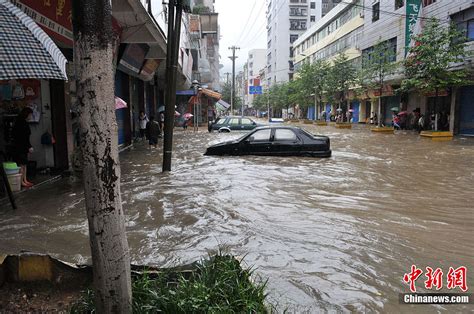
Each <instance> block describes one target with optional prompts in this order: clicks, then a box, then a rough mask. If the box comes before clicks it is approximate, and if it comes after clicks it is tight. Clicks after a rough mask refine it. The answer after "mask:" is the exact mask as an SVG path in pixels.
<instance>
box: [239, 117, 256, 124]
mask: <svg viewBox="0 0 474 314" xmlns="http://www.w3.org/2000/svg"><path fill="white" fill-rule="evenodd" d="M241 121H242V125H253V122H252V120H250V119H247V118H242V120H241Z"/></svg>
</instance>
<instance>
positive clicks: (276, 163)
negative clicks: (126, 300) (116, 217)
mask: <svg viewBox="0 0 474 314" xmlns="http://www.w3.org/2000/svg"><path fill="white" fill-rule="evenodd" d="M301 126H302V127H304V128H306V129H308V130H309V131H311V132H313V133H318V134H325V135H328V136H330V138H331V145H332V150H333V156H332V157H331V158H328V159H314V158H295V157H288V158H287V157H252V156H248V157H210V156H203V153H204V151H205V148H206V147H207V146H208V145H209V144H213V143H217V142H219V141H223V140H228V139H230V138H235V137H238V136H240V135H241V134H239V133H232V134H217V133H212V134H209V133H207V131H205V130H202V129H201V130H200V132H197V133H194V132H193V131H192V129H188V130H187V131H186V132H184V131H182V130H180V129H177V130H176V131H175V150H174V155H173V158H174V159H173V172H171V173H162V172H161V160H162V159H161V158H162V157H161V152H162V150H161V149H160V148H159V149H157V150H151V151H149V150H147V147H146V145H144V144H143V145H142V144H138V145H136V147H135V148H133V149H132V150H130V151H126V152H124V153H122V154H121V156H120V158H121V166H122V197H123V205H124V209H125V213H126V215H127V231H128V239H129V244H130V248H131V256H132V260H133V262H134V263H140V264H153V265H158V266H163V267H167V266H173V265H177V264H183V263H188V262H191V261H194V260H196V259H200V258H202V257H205V256H206V255H207V254H208V252H210V251H213V250H216V249H217V248H218V247H219V246H225V247H227V249H228V250H229V251H230V252H231V253H233V254H235V255H238V256H242V257H244V261H245V262H246V263H247V265H249V266H252V267H254V269H255V272H256V274H257V275H259V276H261V277H262V278H264V279H265V278H268V292H269V301H270V302H272V303H273V304H275V305H276V306H277V307H278V310H279V311H283V310H284V309H288V310H289V311H290V312H303V311H307V312H318V311H320V310H324V311H331V312H332V311H337V312H339V311H342V312H347V311H368V312H372V311H377V312H380V311H383V312H415V311H416V312H420V311H421V312H432V311H441V312H443V311H472V309H473V307H472V304H471V305H468V306H452V305H451V306H420V305H418V306H408V305H401V304H399V301H398V297H399V296H398V294H399V293H407V292H409V289H408V286H407V285H406V284H405V283H404V282H403V280H402V278H403V275H404V274H405V273H408V272H409V270H410V266H411V265H412V264H415V265H416V266H417V267H418V268H422V269H423V270H424V269H425V267H426V266H431V267H433V268H436V267H440V268H441V269H442V270H443V272H444V273H445V274H446V273H447V272H448V269H449V267H454V268H457V267H459V266H466V267H468V278H467V284H468V286H469V287H471V286H472V285H474V276H473V273H474V268H473V266H474V244H473V240H472V239H473V238H474V139H469V138H456V139H455V140H453V141H450V142H433V141H430V140H427V139H422V138H419V137H418V136H417V135H415V134H413V133H410V132H398V133H397V134H396V135H384V134H372V133H370V132H369V131H368V130H367V129H366V128H364V127H356V128H354V129H352V130H337V129H335V128H334V127H331V126H328V127H316V126H309V125H301ZM18 205H19V207H20V208H19V209H18V210H16V211H12V210H10V209H9V206H8V205H6V204H4V205H2V206H1V207H0V252H2V253H18V252H20V251H22V250H26V251H34V252H42V253H43V252H44V253H50V254H52V255H53V256H55V257H58V258H61V259H64V260H66V261H70V262H77V263H84V262H87V261H88V260H89V255H90V250H89V244H88V228H87V221H86V216H85V212H84V211H85V210H84V199H83V193H82V189H81V183H80V182H74V181H73V180H72V179H62V180H61V181H58V182H56V183H54V184H49V185H45V186H42V187H39V188H37V189H35V190H33V191H30V192H28V193H23V194H21V195H20V196H19V200H18ZM424 280H426V278H424V275H423V277H420V279H419V280H418V281H417V288H418V290H419V291H421V292H423V291H425V292H428V291H426V290H424V289H423V286H424V285H423V282H424ZM444 283H445V285H446V280H444ZM443 291H447V290H443ZM454 292H460V290H459V289H457V290H454Z"/></svg>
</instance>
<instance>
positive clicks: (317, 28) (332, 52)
mask: <svg viewBox="0 0 474 314" xmlns="http://www.w3.org/2000/svg"><path fill="white" fill-rule="evenodd" d="M363 12H364V10H363V7H362V1H352V2H351V3H340V4H339V5H337V6H336V7H335V8H333V9H332V10H331V11H330V12H329V13H328V14H326V15H325V16H324V17H323V18H322V19H321V20H319V21H318V22H317V23H315V24H314V25H313V26H311V28H310V29H309V30H308V31H307V32H306V33H304V34H303V35H302V36H301V37H300V38H298V40H296V41H295V42H294V44H293V46H294V51H295V70H296V71H298V69H299V68H300V67H301V66H302V64H303V63H305V62H314V61H315V60H318V59H322V60H327V61H331V60H333V59H334V58H336V57H337V56H338V55H339V54H341V53H344V54H346V56H347V57H348V59H349V60H350V61H351V62H355V63H357V62H358V60H360V58H361V56H362V52H361V49H360V47H359V45H360V41H361V39H362V34H363V29H364V28H363V26H364V17H363V16H364V15H363ZM322 106H323V105H322ZM343 106H344V108H342V109H343V110H344V111H346V110H348V109H349V108H345V107H346V105H343ZM353 110H354V109H353ZM321 111H326V112H333V113H334V112H336V108H335V105H334V104H326V105H324V106H323V108H318V109H317V110H316V108H314V107H313V108H309V110H308V117H309V118H312V119H314V118H315V117H316V116H317V115H318V113H320V112H321ZM356 113H358V112H356Z"/></svg>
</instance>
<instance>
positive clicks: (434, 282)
mask: <svg viewBox="0 0 474 314" xmlns="http://www.w3.org/2000/svg"><path fill="white" fill-rule="evenodd" d="M425 276H426V277H427V278H428V279H427V280H426V281H425V288H426V289H432V288H433V286H435V287H436V290H439V289H441V288H442V287H443V271H442V270H441V269H440V268H436V270H435V271H433V268H431V267H426V274H425Z"/></svg>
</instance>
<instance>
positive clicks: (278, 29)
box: [265, 0, 339, 86]
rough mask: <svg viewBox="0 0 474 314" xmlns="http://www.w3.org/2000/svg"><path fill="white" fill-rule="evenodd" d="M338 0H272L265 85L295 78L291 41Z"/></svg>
mask: <svg viewBox="0 0 474 314" xmlns="http://www.w3.org/2000/svg"><path fill="white" fill-rule="evenodd" d="M337 2H339V1H337V0H336V1H331V0H314V1H308V0H269V1H268V3H267V12H266V18H267V53H266V59H267V60H266V61H267V62H266V65H267V69H266V82H265V83H266V85H269V86H270V85H271V84H272V83H277V82H287V81H289V80H291V79H292V78H293V73H294V66H293V51H292V44H293V43H294V42H295V41H296V40H297V39H298V38H299V37H300V36H301V35H302V34H303V33H305V32H306V31H307V30H308V29H309V27H310V26H311V25H313V24H314V23H316V22H318V21H319V20H320V19H321V17H322V16H323V15H324V14H325V13H324V12H329V11H330V10H331V9H332V8H333V7H334V5H335V4H337Z"/></svg>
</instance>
